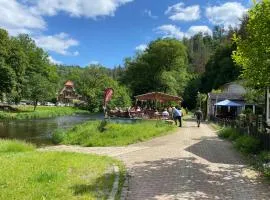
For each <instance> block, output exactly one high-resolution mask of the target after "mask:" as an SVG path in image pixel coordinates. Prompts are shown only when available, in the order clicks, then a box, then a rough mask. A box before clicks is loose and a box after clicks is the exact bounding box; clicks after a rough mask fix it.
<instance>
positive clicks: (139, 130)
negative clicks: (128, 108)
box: [52, 121, 176, 147]
mask: <svg viewBox="0 0 270 200" xmlns="http://www.w3.org/2000/svg"><path fill="white" fill-rule="evenodd" d="M175 129H176V127H175V126H174V125H171V124H168V123H166V122H165V121H141V122H136V123H132V124H125V123H113V122H105V121H91V122H86V123H84V124H81V125H77V126H75V127H73V128H71V129H69V130H57V131H56V132H55V133H54V134H53V138H52V139H53V142H54V143H55V144H71V145H81V146H87V147H94V146H100V147H104V146H125V145H129V144H133V143H137V142H142V141H146V140H149V139H151V138H154V137H158V136H162V135H166V134H168V133H170V132H171V131H173V130H175Z"/></svg>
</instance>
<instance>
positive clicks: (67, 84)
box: [65, 80, 74, 87]
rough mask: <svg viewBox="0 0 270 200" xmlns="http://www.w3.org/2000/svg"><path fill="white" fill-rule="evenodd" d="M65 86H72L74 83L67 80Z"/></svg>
mask: <svg viewBox="0 0 270 200" xmlns="http://www.w3.org/2000/svg"><path fill="white" fill-rule="evenodd" d="M65 86H72V87H73V86H74V83H73V82H72V81H70V80H68V81H67V82H66V83H65Z"/></svg>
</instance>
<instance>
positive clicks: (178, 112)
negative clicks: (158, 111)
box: [172, 107, 182, 127]
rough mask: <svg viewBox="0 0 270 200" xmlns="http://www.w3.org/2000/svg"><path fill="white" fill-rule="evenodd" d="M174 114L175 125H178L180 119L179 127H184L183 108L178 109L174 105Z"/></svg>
mask: <svg viewBox="0 0 270 200" xmlns="http://www.w3.org/2000/svg"><path fill="white" fill-rule="evenodd" d="M172 115H173V119H174V122H175V125H176V126H177V120H178V122H179V127H182V112H181V110H178V109H176V108H175V107H173V108H172Z"/></svg>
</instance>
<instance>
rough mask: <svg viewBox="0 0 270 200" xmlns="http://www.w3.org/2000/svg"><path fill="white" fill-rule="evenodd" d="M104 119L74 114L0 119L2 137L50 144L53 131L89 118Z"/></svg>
mask: <svg viewBox="0 0 270 200" xmlns="http://www.w3.org/2000/svg"><path fill="white" fill-rule="evenodd" d="M97 119H103V115H72V116H62V117H56V118H50V119H31V120H13V121H0V138H11V139H21V140H26V141H30V142H33V143H36V144H38V145H40V144H49V143H50V137H51V134H52V132H53V131H55V130H56V129H58V128H63V129H66V128H70V127H72V126H74V125H76V124H80V123H83V122H85V121H89V120H97Z"/></svg>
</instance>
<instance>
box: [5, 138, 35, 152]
mask: <svg viewBox="0 0 270 200" xmlns="http://www.w3.org/2000/svg"><path fill="white" fill-rule="evenodd" d="M34 149H35V146H34V145H32V144H29V143H26V142H22V141H18V140H0V153H8V152H26V151H33V150H34Z"/></svg>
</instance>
